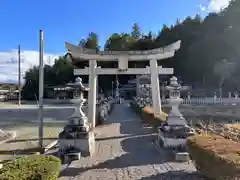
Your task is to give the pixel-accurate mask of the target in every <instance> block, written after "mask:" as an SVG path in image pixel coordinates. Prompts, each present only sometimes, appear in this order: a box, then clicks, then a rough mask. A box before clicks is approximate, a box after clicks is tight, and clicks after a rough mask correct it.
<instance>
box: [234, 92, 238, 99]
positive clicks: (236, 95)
mask: <svg viewBox="0 0 240 180" xmlns="http://www.w3.org/2000/svg"><path fill="white" fill-rule="evenodd" d="M234 96H235V99H238V92H237V91H236V92H235V95H234Z"/></svg>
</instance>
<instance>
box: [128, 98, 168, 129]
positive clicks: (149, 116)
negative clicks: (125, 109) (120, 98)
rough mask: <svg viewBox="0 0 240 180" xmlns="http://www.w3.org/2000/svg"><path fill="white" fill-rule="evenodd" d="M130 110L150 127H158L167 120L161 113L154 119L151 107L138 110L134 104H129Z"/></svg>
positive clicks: (165, 115)
mask: <svg viewBox="0 0 240 180" xmlns="http://www.w3.org/2000/svg"><path fill="white" fill-rule="evenodd" d="M131 107H132V110H133V111H134V112H136V113H137V114H138V115H140V117H141V119H142V120H143V121H144V122H145V123H147V124H149V125H152V126H160V125H161V124H162V123H163V122H165V121H166V120H167V117H168V115H167V114H166V113H164V112H163V111H162V113H161V115H160V116H157V117H154V114H153V109H152V108H151V107H144V108H140V107H139V106H138V105H137V104H136V103H134V102H132V103H131Z"/></svg>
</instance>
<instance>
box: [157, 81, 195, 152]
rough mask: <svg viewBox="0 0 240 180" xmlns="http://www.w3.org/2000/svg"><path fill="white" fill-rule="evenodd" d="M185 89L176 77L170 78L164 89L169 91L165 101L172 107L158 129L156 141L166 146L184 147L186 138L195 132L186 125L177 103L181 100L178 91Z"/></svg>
mask: <svg viewBox="0 0 240 180" xmlns="http://www.w3.org/2000/svg"><path fill="white" fill-rule="evenodd" d="M184 89H187V87H186V86H184V87H182V86H181V85H180V84H178V82H177V78H176V77H172V78H171V79H170V84H169V86H167V87H166V90H168V91H169V99H167V102H168V103H169V105H170V106H171V107H172V109H171V111H170V113H169V115H168V119H167V121H166V122H165V123H164V124H163V125H162V126H161V127H160V128H159V129H158V142H159V143H160V144H161V145H163V147H167V148H176V147H183V148H184V147H185V146H186V142H187V138H188V137H189V136H191V135H193V134H194V133H195V131H194V129H192V128H191V127H189V126H188V125H187V122H186V120H185V118H184V117H183V115H182V114H181V112H180V111H179V105H180V104H181V102H182V101H183V99H182V98H180V91H181V90H184Z"/></svg>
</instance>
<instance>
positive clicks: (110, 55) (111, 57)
mask: <svg viewBox="0 0 240 180" xmlns="http://www.w3.org/2000/svg"><path fill="white" fill-rule="evenodd" d="M180 44H181V41H177V42H175V43H173V44H170V45H168V46H165V47H162V48H158V49H153V50H146V51H96V50H92V49H86V48H82V47H80V46H76V45H73V44H70V43H68V42H66V43H65V46H66V49H67V50H68V52H69V53H70V54H71V56H72V58H73V59H74V60H75V61H78V60H98V61H118V60H121V59H125V60H126V59H127V60H128V61H146V60H151V59H157V60H161V59H167V58H170V57H173V56H174V53H175V51H176V50H178V49H179V48H180Z"/></svg>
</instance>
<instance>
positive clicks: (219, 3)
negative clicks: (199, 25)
mask: <svg viewBox="0 0 240 180" xmlns="http://www.w3.org/2000/svg"><path fill="white" fill-rule="evenodd" d="M230 1H231V0H208V4H207V5H202V4H201V5H200V9H201V10H202V11H205V12H219V11H221V10H222V9H224V8H226V7H228V5H229V2H230Z"/></svg>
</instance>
